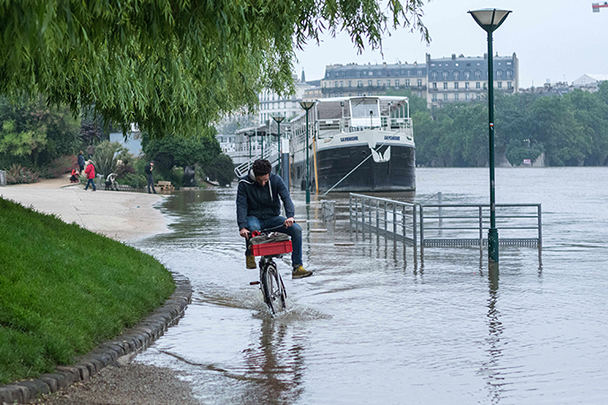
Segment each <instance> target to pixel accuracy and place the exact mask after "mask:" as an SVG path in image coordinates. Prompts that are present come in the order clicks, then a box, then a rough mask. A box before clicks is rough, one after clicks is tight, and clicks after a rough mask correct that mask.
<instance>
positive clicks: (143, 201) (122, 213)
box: [0, 178, 168, 242]
mask: <svg viewBox="0 0 608 405" xmlns="http://www.w3.org/2000/svg"><path fill="white" fill-rule="evenodd" d="M0 196H2V197H3V198H5V199H10V200H13V201H15V202H18V203H19V204H21V205H23V206H26V207H29V206H31V207H33V208H34V209H35V210H36V211H40V212H43V213H45V214H53V215H56V216H57V217H59V218H60V219H61V220H63V221H64V222H67V223H72V222H75V223H77V224H78V225H80V226H82V227H83V228H85V229H88V230H89V231H91V232H96V233H100V234H102V235H105V236H107V237H109V238H112V239H115V240H118V241H121V242H126V241H130V240H135V239H139V238H143V237H146V236H151V235H155V234H158V233H163V232H167V231H168V227H167V220H166V218H165V217H164V216H163V215H162V214H161V213H160V211H158V210H157V209H155V208H154V207H153V205H154V204H156V203H158V202H160V201H161V200H162V198H163V197H162V196H161V195H159V194H147V193H134V192H126V191H105V190H104V191H101V190H99V189H98V190H97V191H91V189H89V190H87V191H85V190H84V188H83V187H82V186H81V185H80V184H75V185H74V184H71V183H70V182H69V180H68V178H59V179H50V180H42V181H40V182H38V183H34V184H20V185H14V186H7V187H0Z"/></svg>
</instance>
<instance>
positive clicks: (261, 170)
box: [252, 159, 272, 176]
mask: <svg viewBox="0 0 608 405" xmlns="http://www.w3.org/2000/svg"><path fill="white" fill-rule="evenodd" d="M252 169H253V174H254V175H256V176H264V175H266V174H268V173H270V172H271V171H272V165H271V164H270V162H269V161H268V160H266V159H258V160H256V161H255V162H253V166H252Z"/></svg>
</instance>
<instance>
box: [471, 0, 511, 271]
mask: <svg viewBox="0 0 608 405" xmlns="http://www.w3.org/2000/svg"><path fill="white" fill-rule="evenodd" d="M510 12H511V11H509V10H498V9H495V8H485V9H481V10H474V11H469V13H470V14H471V16H472V17H473V19H474V20H475V22H476V23H477V24H479V26H480V27H481V28H483V29H484V30H485V31H486V32H487V33H488V112H489V114H488V120H489V129H488V131H489V135H490V229H489V231H488V256H489V259H490V262H493V263H498V230H497V229H496V203H495V193H494V189H495V182H494V81H493V79H494V77H493V76H494V64H493V61H492V32H494V31H496V29H497V28H498V27H500V25H501V24H502V23H503V22H504V21H505V19H506V18H507V16H508V15H509V13H510Z"/></svg>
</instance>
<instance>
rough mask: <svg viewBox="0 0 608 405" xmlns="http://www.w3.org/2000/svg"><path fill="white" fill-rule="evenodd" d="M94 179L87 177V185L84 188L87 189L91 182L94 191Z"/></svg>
mask: <svg viewBox="0 0 608 405" xmlns="http://www.w3.org/2000/svg"><path fill="white" fill-rule="evenodd" d="M94 180H95V179H89V181H87V186H86V187H85V188H84V189H85V190H87V189H88V188H89V184H92V185H93V191H95V190H96V188H95V181H94Z"/></svg>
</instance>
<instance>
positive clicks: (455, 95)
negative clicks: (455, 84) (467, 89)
mask: <svg viewBox="0 0 608 405" xmlns="http://www.w3.org/2000/svg"><path fill="white" fill-rule="evenodd" d="M454 101H458V93H456V94H454Z"/></svg>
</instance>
